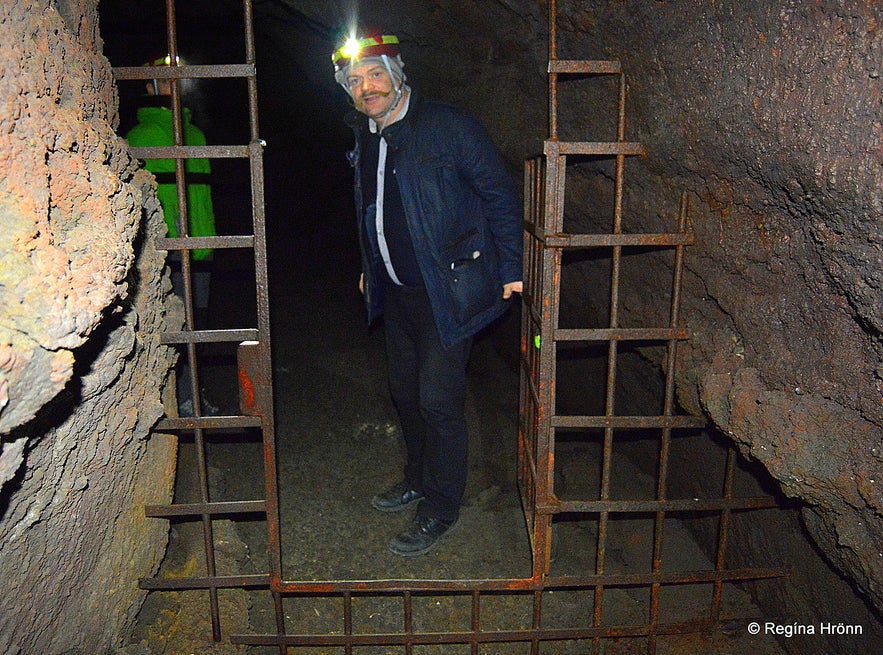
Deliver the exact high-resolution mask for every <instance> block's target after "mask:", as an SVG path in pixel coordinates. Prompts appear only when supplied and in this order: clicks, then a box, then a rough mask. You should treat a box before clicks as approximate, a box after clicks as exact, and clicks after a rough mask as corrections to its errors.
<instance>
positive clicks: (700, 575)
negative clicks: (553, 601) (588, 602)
mask: <svg viewBox="0 0 883 655" xmlns="http://www.w3.org/2000/svg"><path fill="white" fill-rule="evenodd" d="M788 575H790V571H788V569H786V568H783V567H765V568H745V569H724V570H721V571H703V570H699V571H656V572H655V573H605V574H601V575H568V576H560V577H559V576H548V577H547V578H546V579H545V586H546V588H552V587H554V588H555V589H566V588H568V587H594V586H598V585H603V586H605V587H616V586H633V585H647V584H662V585H677V584H701V583H706V582H716V581H721V582H735V581H738V580H764V579H769V578H783V577H787V576H788ZM691 632H693V631H692V630H691ZM660 634H661V632H660Z"/></svg>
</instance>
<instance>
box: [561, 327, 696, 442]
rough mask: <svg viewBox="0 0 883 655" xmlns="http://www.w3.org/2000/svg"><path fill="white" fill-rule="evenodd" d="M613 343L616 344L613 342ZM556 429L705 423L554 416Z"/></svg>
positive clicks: (684, 419) (688, 419) (680, 417)
mask: <svg viewBox="0 0 883 655" xmlns="http://www.w3.org/2000/svg"><path fill="white" fill-rule="evenodd" d="M611 343H616V342H615V341H611ZM551 422H552V425H553V427H556V428H605V429H611V430H614V429H615V430H629V429H640V428H701V427H704V426H705V425H706V423H705V421H704V420H703V419H702V418H700V417H698V416H689V415H686V414H684V415H678V416H553V417H552V419H551Z"/></svg>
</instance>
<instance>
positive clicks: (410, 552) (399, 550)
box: [389, 514, 457, 557]
mask: <svg viewBox="0 0 883 655" xmlns="http://www.w3.org/2000/svg"><path fill="white" fill-rule="evenodd" d="M455 523H457V521H456V519H455V520H453V521H451V522H450V523H447V522H445V521H441V520H439V519H434V518H430V517H426V516H420V515H419V514H418V515H417V516H416V517H415V518H414V520H413V522H412V523H411V525H410V526H409V527H408V529H407V530H405V531H404V532H403V533H402V534H400V535H399V536H397V537H396V538H395V539H393V540H392V541H390V542H389V549H390V551H392V552H393V553H394V554H396V555H402V556H404V557H416V556H417V555H423V554H424V553H428V552H429V551H430V550H432V549H433V548H435V547H436V546H437V545H438V544H439V542H441V541H442V539H443V538H444V536H445V535H447V534H448V532H450V530H451V528H452V527H454V524H455Z"/></svg>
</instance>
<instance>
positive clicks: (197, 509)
mask: <svg viewBox="0 0 883 655" xmlns="http://www.w3.org/2000/svg"><path fill="white" fill-rule="evenodd" d="M243 5H244V8H245V17H246V18H245V23H246V50H247V57H248V63H247V64H245V65H221V66H172V67H157V68H154V69H150V70H148V69H146V68H144V67H121V68H116V69H114V74H115V76H116V79H118V80H120V79H160V78H161V79H170V80H172V84H171V85H170V88H171V105H172V125H173V133H174V143H175V145H174V146H170V147H144V148H130V152H131V154H132V156H134V157H136V158H140V159H150V158H172V159H175V180H176V187H177V200H178V210H179V211H178V224H177V228H178V232H179V234H180V235H181V237H180V238H177V239H163V240H161V241H160V243H159V244H158V246H159V249H168V250H181V251H184V252H183V253H182V277H183V280H184V300H185V302H184V304H185V325H186V330H185V332H177V333H166V334H164V335H163V337H162V340H163V343H179V344H180V343H183V344H185V345H186V351H187V356H188V358H189V360H190V363H191V366H190V373H191V379H190V383H191V392H192V398H193V403H194V410H195V414H196V416H194V417H186V418H165V419H163V420H161V421H160V422H159V424H158V426H157V427H158V429H167V430H192V431H193V432H194V434H195V442H196V447H197V459H198V463H197V465H198V472H199V487H200V489H199V493H200V496H201V502H200V503H194V504H189V505H171V506H165V507H159V506H153V507H149V508H146V512H147V515H149V516H177V515H199V516H200V517H201V521H202V524H203V541H204V548H205V553H206V569H207V577H204V578H188V579H185V580H167V579H158V578H151V579H145V580H142V581H141V587H142V588H145V589H207V590H209V596H210V604H211V613H212V634H213V638H214V640H215V641H220V639H221V627H220V614H219V606H218V598H217V589H218V588H219V587H228V586H229V587H263V586H268V587H269V586H271V585H269V584H268V583H269V582H270V581H271V579H272V578H271V577H270V576H217V575H216V564H215V556H214V538H213V533H212V524H211V521H212V516H216V515H218V514H224V513H240V512H264V513H267V512H266V511H265V509H266V508H267V507H268V506H270V507H272V508H273V509H274V510H276V511H278V507H277V506H276V504H275V500H276V496H275V495H273V496H271V500H269V501H239V502H233V503H212V502H210V501H209V498H208V475H207V466H206V461H205V442H204V438H203V430H205V429H214V428H228V427H232V428H245V427H258V428H263V435H264V444H265V461H267V460H268V461H273V462H274V461H275V459H274V456H273V457H269V458H268V457H267V455H266V451H267V443H268V442H269V443H270V444H272V443H273V436H272V435H273V430H272V420H273V410H272V387H271V386H270V382H271V374H270V361H269V360H270V353H269V317H268V309H267V308H268V300H267V295H268V294H267V275H266V236H265V233H264V229H263V228H264V223H265V221H264V213H263V167H262V162H261V159H260V158H261V155H262V152H261V149H262V146H263V142H261V141H259V140H258V138H257V99H256V88H257V87H256V82H255V56H254V30H253V16H252V10H251V1H250V0H244V2H243ZM166 32H167V41H168V52H169V55H170V56H171V57H172V60H173V61H177V59H178V52H177V50H178V44H177V20H176V12H175V2H174V0H166ZM210 77H211V78H220V77H246V78H248V84H249V117H250V128H251V135H252V140H251V143H250V144H249V145H248V146H187V145H184V139H183V120H182V115H183V111H182V107H181V101H180V87H179V83H178V80H179V79H181V78H210ZM195 157H204V158H242V157H248V158H249V160H250V162H251V180H252V210H253V217H254V221H255V224H256V226H258V228H257V229H256V230H255V235H254V236H253V237H252V236H232V237H205V238H202V237H200V238H194V237H189V236H187V235H188V234H189V226H188V224H187V223H188V221H187V216H188V212H187V204H186V180H185V177H186V176H185V169H184V160H186V159H188V158H195ZM255 240H257V243H255ZM200 247H211V248H248V247H252V248H255V259H256V269H258V270H257V277H258V280H257V284H258V287H259V288H258V298H259V312H258V313H259V315H258V329H257V330H252V329H247V330H215V331H203V332H200V333H196V332H194V330H193V328H194V322H193V314H192V312H193V295H192V279H191V266H190V264H191V262H190V257H189V250H191V249H194V248H200ZM261 287H262V288H261ZM262 291H263V293H262ZM255 335H257V336H258V338H262V342H263V344H265V345H266V349H265V351H264V352H265V355H266V356H265V358H264V360H263V367H262V374H261V376H260V377H261V382H262V384H264V387H265V389H266V391H265V393H263V394H262V396H263V400H262V406H261V410H262V411H261V415H260V416H257V417H239V416H228V417H219V416H216V417H203V416H201V407H200V405H201V402H200V401H201V399H200V394H199V371H198V363H197V358H196V343H205V342H223V341H234V342H235V341H240V340H252V339H254V338H255ZM268 433H269V435H268ZM273 448H274V447H271V450H272V449H273ZM272 470H273V474H274V475H275V468H273V469H272ZM273 483H274V485H275V479H274V481H273ZM268 523H269V521H268ZM271 541H272V540H271ZM277 545H278V539H277ZM272 554H273V553H272V548H271V560H272ZM277 559H278V558H277ZM271 592H272V590H271ZM274 600H275V603H276V616H277V624H278V625H279V631H280V634H282V633H284V619H283V614H282V608H281V600H280V598H279V595H278V594H276V593H274Z"/></svg>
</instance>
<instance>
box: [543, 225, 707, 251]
mask: <svg viewBox="0 0 883 655" xmlns="http://www.w3.org/2000/svg"><path fill="white" fill-rule="evenodd" d="M528 232H529V233H530V234H531V235H532V236H534V237H536V239H537V240H539V241H541V242H542V245H544V246H546V247H548V248H613V247H616V246H621V247H630V246H634V247H642V246H647V247H657V248H674V247H676V246H689V245H692V244H693V243H695V241H696V237H695V236H694V235H693V234H692V233H690V232H674V233H670V234H568V233H562V232H558V233H549V232H546V231H545V230H544V229H543V228H541V227H531V226H528Z"/></svg>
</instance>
